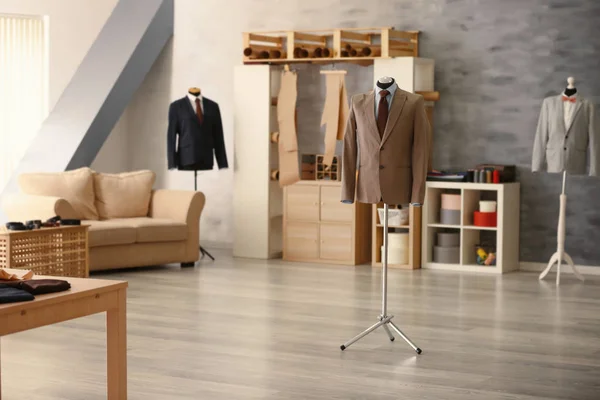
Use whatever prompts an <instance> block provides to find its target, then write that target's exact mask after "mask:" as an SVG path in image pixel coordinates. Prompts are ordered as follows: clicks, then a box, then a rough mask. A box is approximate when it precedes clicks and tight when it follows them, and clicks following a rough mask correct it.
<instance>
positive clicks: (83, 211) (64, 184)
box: [18, 168, 98, 220]
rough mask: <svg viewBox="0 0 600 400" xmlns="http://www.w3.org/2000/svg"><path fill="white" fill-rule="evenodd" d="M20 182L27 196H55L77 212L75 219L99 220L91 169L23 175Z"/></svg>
mask: <svg viewBox="0 0 600 400" xmlns="http://www.w3.org/2000/svg"><path fill="white" fill-rule="evenodd" d="M18 181H19V188H20V189H21V192H23V193H25V194H30V195H39V196H53V197H60V198H63V199H65V200H67V201H68V202H69V204H71V206H72V207H73V209H74V210H75V213H76V216H75V218H79V219H87V220H97V219H98V212H97V211H96V206H95V204H94V197H95V196H94V177H93V171H92V170H91V169H89V168H79V169H76V170H72V171H66V172H45V173H29V174H21V175H19V178H18ZM71 217H73V216H71Z"/></svg>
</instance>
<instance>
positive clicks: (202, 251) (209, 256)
mask: <svg viewBox="0 0 600 400" xmlns="http://www.w3.org/2000/svg"><path fill="white" fill-rule="evenodd" d="M196 191H198V171H197V170H194V192H196ZM200 253H201V254H202V257H200V259H203V258H204V256H208V258H210V259H211V260H213V261H215V258H214V257H213V256H212V254H210V253H209V252H208V251H206V250H205V249H204V247H202V246H200Z"/></svg>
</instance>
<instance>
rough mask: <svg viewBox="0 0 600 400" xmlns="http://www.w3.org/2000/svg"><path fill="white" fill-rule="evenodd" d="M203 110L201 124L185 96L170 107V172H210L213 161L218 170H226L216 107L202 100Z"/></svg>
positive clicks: (219, 116)
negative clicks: (173, 170)
mask: <svg viewBox="0 0 600 400" xmlns="http://www.w3.org/2000/svg"><path fill="white" fill-rule="evenodd" d="M202 107H203V109H204V111H203V117H204V118H203V121H202V123H200V121H199V120H198V117H197V116H196V112H195V111H194V108H193V107H192V104H191V103H190V101H189V100H188V98H187V97H183V98H181V99H179V100H175V101H174V102H173V103H171V105H170V106H169V128H168V131H167V159H168V164H169V165H168V166H169V169H174V168H177V169H180V170H185V171H193V170H198V171H201V170H209V169H213V165H214V159H215V158H216V159H217V165H218V166H219V169H222V168H227V167H228V164H227V153H226V152H225V140H224V138H223V123H222V121H221V112H220V110H219V105H218V104H217V103H215V102H214V101H212V100H210V99H207V98H206V97H203V98H202ZM177 139H179V140H177Z"/></svg>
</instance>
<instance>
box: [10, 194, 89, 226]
mask: <svg viewBox="0 0 600 400" xmlns="http://www.w3.org/2000/svg"><path fill="white" fill-rule="evenodd" d="M2 209H3V210H4V212H5V214H6V215H7V217H8V218H9V219H10V220H11V221H20V222H25V221H27V220H32V219H41V220H47V219H48V218H52V217H54V216H56V215H58V216H60V217H61V218H65V219H67V218H77V213H76V212H75V210H74V209H73V206H71V204H70V203H69V202H68V201H67V200H65V199H62V198H60V197H53V196H36V195H30V194H12V195H8V196H7V197H6V198H5V200H4V202H3V203H2Z"/></svg>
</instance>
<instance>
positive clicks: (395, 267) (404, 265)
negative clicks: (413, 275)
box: [371, 262, 418, 269]
mask: <svg viewBox="0 0 600 400" xmlns="http://www.w3.org/2000/svg"><path fill="white" fill-rule="evenodd" d="M371 266H372V267H379V268H382V267H383V264H382V263H380V262H376V263H371ZM388 268H394V269H418V268H413V266H412V265H410V264H389V263H388Z"/></svg>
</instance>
